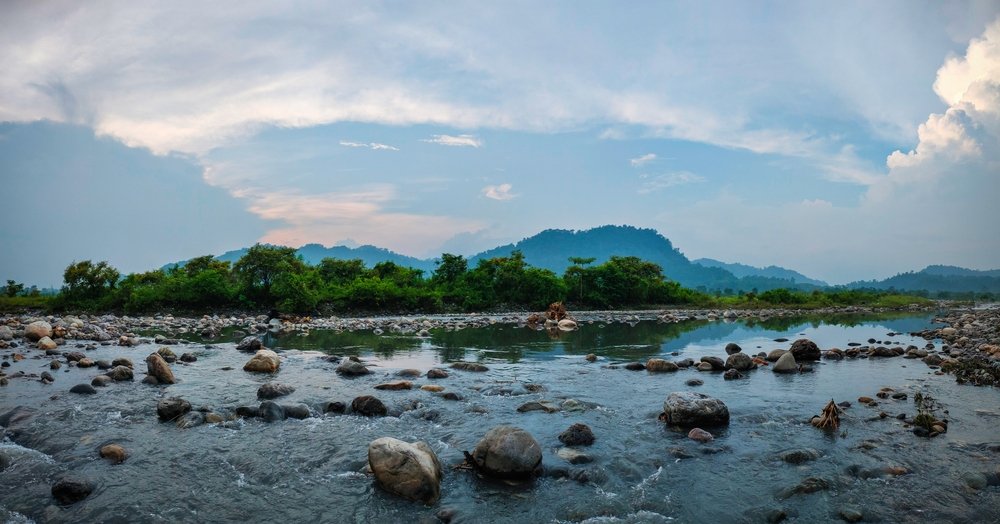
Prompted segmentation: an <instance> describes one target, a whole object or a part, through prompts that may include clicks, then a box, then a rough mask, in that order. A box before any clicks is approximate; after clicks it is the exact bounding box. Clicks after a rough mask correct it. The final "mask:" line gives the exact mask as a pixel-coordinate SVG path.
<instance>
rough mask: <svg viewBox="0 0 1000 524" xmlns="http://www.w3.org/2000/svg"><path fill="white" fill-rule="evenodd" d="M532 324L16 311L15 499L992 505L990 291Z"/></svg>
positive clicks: (239, 511) (444, 511)
mask: <svg viewBox="0 0 1000 524" xmlns="http://www.w3.org/2000/svg"><path fill="white" fill-rule="evenodd" d="M841 313H843V312H841ZM850 313H855V314H856V313H859V312H857V311H854V312H850ZM832 315H833V312H829V313H827V315H826V316H827V317H829V319H833V318H836V317H834V316H832ZM524 316H525V315H513V314H511V315H496V316H478V315H476V316H461V317H446V316H440V317H404V318H399V317H393V318H388V317H386V318H374V319H336V318H333V319H300V320H301V321H300V322H287V321H281V320H278V321H277V322H271V320H270V319H268V318H267V317H239V316H235V317H225V318H222V317H203V318H197V319H177V318H173V317H169V316H161V317H149V318H132V317H46V318H36V317H32V316H8V317H5V318H3V319H0V326H2V327H0V339H2V340H3V346H5V347H4V348H3V349H0V358H2V360H0V362H2V363H3V366H4V367H3V368H0V369H2V372H3V376H2V378H0V380H2V381H3V382H2V383H3V384H4V386H3V388H2V389H0V426H3V427H4V432H5V437H4V440H3V442H2V443H0V470H3V473H2V475H0V477H2V480H0V493H3V496H2V497H0V517H3V518H5V519H13V520H18V519H24V520H28V519H30V520H36V521H80V522H93V521H102V520H128V521H142V522H147V521H148V522H157V521H162V520H172V521H192V522H195V521H198V522H205V521H216V520H225V519H232V518H268V519H271V518H282V519H286V520H287V519H292V520H310V519H311V520H315V519H320V520H338V521H341V520H365V521H371V520H379V521H386V520H388V521H397V520H406V521H414V520H420V519H429V520H440V521H456V522H460V521H467V522H476V521H482V520H484V519H486V520H490V521H510V522H522V521H525V520H531V521H580V520H588V519H611V521H616V520H618V521H629V522H646V521H666V520H678V519H679V520H682V521H704V520H706V519H707V520H727V521H732V520H737V521H739V520H744V521H777V520H781V519H784V518H788V519H792V520H794V519H800V520H802V521H814V520H828V519H844V520H849V521H853V520H856V519H862V518H863V519H865V520H884V521H911V520H912V521H917V520H923V519H927V518H929V519H930V520H982V519H984V518H986V519H988V518H989V517H990V516H991V515H992V516H994V517H995V510H994V509H993V508H995V507H996V503H997V502H998V501H1000V493H998V490H1000V488H998V487H997V484H998V482H1000V476H998V474H997V471H998V466H1000V462H998V457H1000V442H998V441H997V439H996V433H995V424H996V421H997V420H1000V410H998V409H997V406H998V405H1000V395H998V393H997V390H996V389H995V388H993V387H979V388H977V387H972V385H974V384H976V385H987V384H995V383H996V382H995V381H996V377H997V375H996V369H997V367H996V366H997V361H998V358H1000V352H998V351H997V350H996V349H995V348H996V347H997V344H998V343H1000V336H998V333H1000V331H998V326H1000V312H998V311H997V310H996V309H980V310H965V311H959V310H956V311H946V312H939V313H938V314H937V315H932V314H930V313H922V314H919V315H917V316H914V317H902V318H900V317H898V316H897V317H893V318H892V319H887V320H879V319H878V318H876V317H869V319H868V320H863V321H859V320H852V321H850V322H846V323H838V322H837V321H836V320H815V318H822V317H813V318H814V320H808V321H802V322H799V321H794V320H790V323H785V322H778V323H774V324H767V323H766V322H765V323H762V317H766V318H768V319H774V318H779V319H780V318H788V319H792V318H794V317H793V313H791V312H785V311H772V312H728V313H727V312H725V311H715V312H706V311H683V312H682V311H670V312H627V313H609V312H594V313H586V314H577V315H575V317H576V320H577V322H578V328H577V329H576V330H575V331H568V332H560V333H556V334H552V333H549V332H546V331H545V330H544V329H540V330H539V329H534V328H529V327H527V326H525V325H524ZM852 318H853V317H852ZM769 325H772V326H773V327H768V326H769ZM240 332H242V333H240ZM154 333H155V334H154ZM321 336H322V337H332V338H322V337H321ZM313 339H318V340H322V341H323V342H322V346H323V347H322V348H320V349H322V351H315V350H313V348H314V346H313V345H311V344H310V342H309V341H310V340H313ZM195 341H197V342H195ZM382 341H389V342H391V343H390V344H388V345H386V346H381V345H380V344H381V342H382ZM265 346H270V349H267V348H266V347H265ZM296 348H299V349H296ZM272 349H273V350H275V351H271V350H272ZM702 397H704V399H702ZM831 398H834V399H835V400H836V401H837V404H839V407H838V408H837V414H838V415H839V416H838V417H837V418H838V424H839V425H838V426H837V428H836V429H835V430H831V429H817V428H815V427H812V425H810V423H809V420H810V418H812V417H813V416H815V415H818V414H819V413H820V411H821V409H822V408H823V407H824V405H827V404H828V401H829V400H830V399H831ZM706 399H707V400H706ZM828 407H829V406H828ZM503 428H510V429H503ZM511 483H512V484H511ZM928 491H929V492H932V493H934V495H935V496H934V497H932V498H927V497H925V496H924V493H927V492H928ZM165 493H170V494H172V495H170V496H165V495H164V494H165ZM150 500H159V501H161V502H159V503H158V504H155V505H152V506H150V505H149V501H150ZM594 521H600V520H594Z"/></svg>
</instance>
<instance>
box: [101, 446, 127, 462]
mask: <svg viewBox="0 0 1000 524" xmlns="http://www.w3.org/2000/svg"><path fill="white" fill-rule="evenodd" d="M99 453H100V455H101V458H103V459H107V460H108V461H110V462H111V463H112V464H121V463H122V462H125V459H126V458H128V453H126V452H125V448H123V447H122V446H121V445H119V444H108V445H106V446H103V447H102V448H101V450H100V452H99Z"/></svg>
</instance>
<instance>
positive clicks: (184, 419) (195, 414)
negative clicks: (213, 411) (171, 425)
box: [176, 411, 205, 429]
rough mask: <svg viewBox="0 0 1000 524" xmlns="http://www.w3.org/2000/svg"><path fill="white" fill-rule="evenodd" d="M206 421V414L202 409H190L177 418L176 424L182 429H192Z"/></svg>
mask: <svg viewBox="0 0 1000 524" xmlns="http://www.w3.org/2000/svg"><path fill="white" fill-rule="evenodd" d="M204 423H205V414H204V413H202V412H200V411H188V412H187V413H185V414H183V415H181V417H180V418H178V419H177V422H176V425H177V427H178V428H180V429H191V428H193V427H197V426H200V425H202V424H204Z"/></svg>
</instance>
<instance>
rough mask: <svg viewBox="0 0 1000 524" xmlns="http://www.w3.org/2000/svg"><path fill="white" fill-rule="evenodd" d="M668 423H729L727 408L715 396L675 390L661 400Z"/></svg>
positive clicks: (705, 425) (689, 425)
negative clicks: (665, 398)
mask: <svg viewBox="0 0 1000 524" xmlns="http://www.w3.org/2000/svg"><path fill="white" fill-rule="evenodd" d="M663 415H664V418H665V420H666V422H667V423H668V424H673V425H677V426H684V427H692V426H699V427H711V426H724V425H726V424H729V408H728V407H726V405H725V404H724V403H723V402H722V401H721V400H719V399H717V398H712V397H710V396H708V395H705V394H702V393H695V392H693V391H675V392H673V393H671V394H670V395H669V396H667V400H665V401H664V402H663Z"/></svg>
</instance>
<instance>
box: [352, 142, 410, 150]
mask: <svg viewBox="0 0 1000 524" xmlns="http://www.w3.org/2000/svg"><path fill="white" fill-rule="evenodd" d="M340 145H342V146H344V147H366V148H368V149H372V150H375V151H399V148H398V147H393V146H390V145H388V144H380V143H378V142H367V143H365V142H351V141H349V140H341V141H340Z"/></svg>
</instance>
